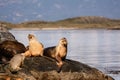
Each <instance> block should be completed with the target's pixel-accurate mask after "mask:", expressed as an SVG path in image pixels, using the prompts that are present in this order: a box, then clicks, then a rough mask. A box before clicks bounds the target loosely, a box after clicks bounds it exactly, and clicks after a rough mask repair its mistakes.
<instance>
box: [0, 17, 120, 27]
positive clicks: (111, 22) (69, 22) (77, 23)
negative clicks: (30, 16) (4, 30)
mask: <svg viewBox="0 0 120 80" xmlns="http://www.w3.org/2000/svg"><path fill="white" fill-rule="evenodd" d="M0 23H2V24H5V25H7V27H9V28H39V29H54V28H55V29H58V28H63V29H66V28H67V29H70V28H72V29H96V28H97V29H113V28H115V29H116V28H117V29H118V28H120V20H116V19H109V18H105V17H99V16H84V17H74V18H68V19H64V20H59V21H55V22H47V21H28V22H23V23H19V24H12V23H8V22H0Z"/></svg>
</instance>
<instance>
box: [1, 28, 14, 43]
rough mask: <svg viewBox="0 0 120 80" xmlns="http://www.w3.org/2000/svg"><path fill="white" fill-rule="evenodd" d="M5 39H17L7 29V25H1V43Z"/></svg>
mask: <svg viewBox="0 0 120 80" xmlns="http://www.w3.org/2000/svg"><path fill="white" fill-rule="evenodd" d="M5 40H11V41H16V39H15V37H14V36H13V35H12V34H11V33H10V32H9V31H8V30H7V28H6V27H3V26H0V43H1V42H3V41H5Z"/></svg>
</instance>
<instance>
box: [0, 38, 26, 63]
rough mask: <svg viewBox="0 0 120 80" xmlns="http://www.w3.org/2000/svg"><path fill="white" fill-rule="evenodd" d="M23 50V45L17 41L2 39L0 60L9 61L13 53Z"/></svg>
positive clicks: (22, 51) (24, 49)
mask: <svg viewBox="0 0 120 80" xmlns="http://www.w3.org/2000/svg"><path fill="white" fill-rule="evenodd" d="M25 51H26V48H25V46H24V45H23V44H22V43H20V42H18V41H10V40H6V41H3V42H2V43H1V44H0V61H1V62H2V63H6V62H8V61H10V59H11V58H12V57H13V56H14V55H15V54H20V53H24V52H25Z"/></svg>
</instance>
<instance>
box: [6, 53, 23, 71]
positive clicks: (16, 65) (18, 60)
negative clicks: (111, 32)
mask: <svg viewBox="0 0 120 80" xmlns="http://www.w3.org/2000/svg"><path fill="white" fill-rule="evenodd" d="M24 59H25V56H24V55H23V54H16V55H14V56H13V57H12V59H11V60H10V61H9V64H8V69H9V70H10V72H17V71H19V70H21V68H20V67H21V65H22V64H23V62H24Z"/></svg>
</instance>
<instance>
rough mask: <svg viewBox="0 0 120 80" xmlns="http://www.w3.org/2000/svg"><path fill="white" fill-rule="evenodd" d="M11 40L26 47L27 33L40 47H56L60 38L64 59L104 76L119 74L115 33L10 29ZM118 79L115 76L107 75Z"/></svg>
mask: <svg viewBox="0 0 120 80" xmlns="http://www.w3.org/2000/svg"><path fill="white" fill-rule="evenodd" d="M10 32H11V33H12V34H13V35H14V36H15V38H16V39H17V40H18V41H20V42H22V43H23V44H24V45H25V46H27V45H28V39H27V36H28V34H34V35H35V36H36V37H37V38H38V40H39V41H40V42H42V43H43V44H44V47H50V46H54V45H57V44H58V42H59V40H60V39H61V38H62V37H66V38H67V40H68V55H67V58H68V59H72V60H76V61H80V62H82V63H85V64H88V65H90V66H92V67H96V68H98V69H99V70H101V71H103V72H104V73H106V74H108V72H109V71H111V70H113V71H120V31H119V30H11V31H10ZM108 75H111V76H112V77H113V78H115V80H120V73H119V74H108Z"/></svg>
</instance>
